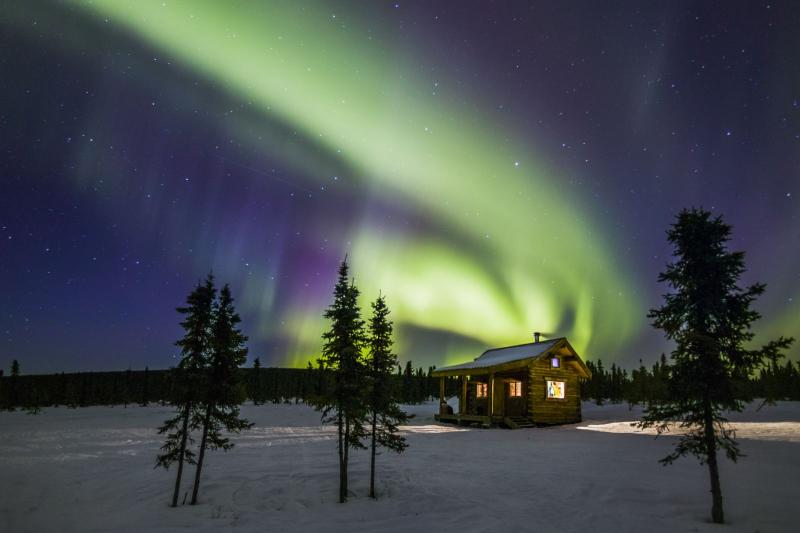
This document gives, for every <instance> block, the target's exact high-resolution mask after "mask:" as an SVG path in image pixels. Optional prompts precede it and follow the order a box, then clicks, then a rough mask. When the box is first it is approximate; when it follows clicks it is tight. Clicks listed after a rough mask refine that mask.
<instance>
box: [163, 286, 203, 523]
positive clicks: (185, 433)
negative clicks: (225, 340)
mask: <svg viewBox="0 0 800 533" xmlns="http://www.w3.org/2000/svg"><path fill="white" fill-rule="evenodd" d="M215 297H216V289H215V288H214V278H213V277H212V276H211V275H210V274H209V276H208V278H206V281H205V283H203V284H198V286H197V287H196V288H195V289H194V290H193V291H192V292H191V293H190V294H189V296H188V297H187V299H186V306H185V307H179V308H178V309H177V311H178V312H179V313H181V314H182V315H184V316H185V317H184V319H183V321H182V322H181V326H182V327H183V329H184V330H185V334H184V336H183V338H181V339H180V340H178V341H177V342H176V343H175V345H176V346H179V347H180V348H181V360H180V362H179V363H178V366H177V367H176V368H175V370H174V379H175V385H174V389H173V398H172V399H171V403H172V404H173V405H174V406H175V416H174V417H173V418H171V419H169V420H166V421H165V422H164V424H163V425H162V426H161V427H160V428H159V429H158V433H159V434H161V435H163V434H166V435H167V438H166V441H165V442H164V444H163V445H162V446H161V452H162V453H160V454H159V455H158V457H157V462H156V466H157V467H158V466H163V467H164V468H169V466H170V465H171V464H172V463H176V462H177V463H178V472H177V475H176V478H175V489H174V491H173V494H172V503H171V505H172V507H175V506H177V505H178V494H179V492H180V486H181V477H182V475H183V465H184V463H185V462H186V463H189V464H194V463H195V458H194V452H193V451H192V450H191V448H190V446H191V444H192V442H193V440H192V437H191V432H192V429H193V425H194V424H193V423H192V422H193V420H195V419H196V417H197V414H198V394H197V390H198V387H200V385H201V383H202V381H203V371H204V368H205V366H206V361H207V358H208V356H209V354H210V351H211V328H212V325H213V315H214V313H213V311H214V309H213V305H214V299H215Z"/></svg>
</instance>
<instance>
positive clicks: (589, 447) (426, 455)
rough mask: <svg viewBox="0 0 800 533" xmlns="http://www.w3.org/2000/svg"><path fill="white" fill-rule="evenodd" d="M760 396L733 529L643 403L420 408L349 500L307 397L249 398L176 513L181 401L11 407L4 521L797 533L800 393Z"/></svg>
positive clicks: (0, 517)
mask: <svg viewBox="0 0 800 533" xmlns="http://www.w3.org/2000/svg"><path fill="white" fill-rule="evenodd" d="M754 407H755V406H754ZM754 407H753V409H749V410H748V411H747V412H746V413H744V414H742V415H737V416H736V417H735V419H736V421H737V423H739V424H740V426H739V436H740V438H741V448H742V450H743V451H744V452H745V453H746V454H747V455H748V456H747V457H746V458H744V459H742V460H741V461H740V462H739V464H736V465H733V464H731V463H730V462H727V461H724V462H723V463H722V467H721V477H722V487H723V497H724V502H725V511H726V517H727V519H728V521H729V525H727V526H723V527H722V528H720V527H719V526H714V525H713V524H710V523H708V518H707V517H708V515H709V510H710V495H709V493H708V478H707V471H706V469H705V467H701V466H700V465H698V463H697V462H696V461H695V460H694V459H682V460H680V461H678V462H677V463H676V464H674V465H673V466H669V467H663V466H661V465H659V464H658V463H657V460H658V459H659V458H661V457H663V456H664V455H666V454H667V453H668V452H669V450H670V448H671V442H672V441H673V440H674V439H673V438H670V437H669V436H662V437H660V438H658V439H654V438H653V437H652V436H651V435H646V434H641V433H639V434H637V431H636V430H635V429H634V428H631V426H630V424H628V421H632V420H635V419H636V418H637V417H638V416H639V414H640V413H639V411H638V410H636V409H634V410H633V411H629V410H628V408H627V406H624V405H606V406H602V407H598V406H595V405H592V404H585V405H584V422H583V423H581V424H575V425H570V426H561V427H554V428H536V429H524V430H516V431H508V430H501V429H493V430H484V429H477V428H459V427H455V426H450V425H442V424H437V423H436V422H434V420H433V416H432V414H433V412H434V411H435V410H436V408H437V405H436V404H435V403H432V404H428V405H422V406H411V407H408V410H409V411H410V412H413V413H416V414H417V416H416V417H415V418H414V419H413V420H412V422H413V423H412V424H411V425H409V426H408V427H406V428H404V432H405V433H406V436H407V438H408V441H409V443H410V447H409V449H408V450H407V451H406V452H405V453H404V454H402V455H396V454H394V453H383V454H381V455H380V456H379V457H378V473H377V479H378V492H379V498H378V500H377V501H373V500H370V499H369V498H368V497H367V489H368V472H369V470H368V466H369V463H368V454H367V453H366V452H356V453H354V454H353V456H352V465H351V473H350V480H351V491H352V496H351V499H350V501H349V502H348V503H346V504H344V505H340V504H338V503H337V502H336V498H337V484H338V473H337V455H336V440H335V438H334V437H335V432H334V429H333V428H330V427H321V426H320V424H319V414H318V413H316V412H315V411H313V410H312V409H310V408H308V407H306V406H304V405H302V404H301V405H265V406H257V407H256V406H252V405H248V406H245V407H244V409H243V412H244V414H245V415H246V416H247V417H248V418H250V419H251V420H252V421H254V422H255V423H256V426H255V427H254V428H253V430H251V431H249V432H247V433H245V434H243V435H242V436H241V437H238V438H237V439H236V447H235V448H234V449H233V450H231V451H230V452H228V453H227V454H225V453H223V452H213V453H211V454H210V455H209V456H208V460H207V466H206V468H205V469H204V472H203V483H202V486H201V492H200V504H199V505H197V506H194V507H192V506H189V505H186V506H182V507H179V508H177V509H172V508H169V507H168V506H167V504H168V502H169V499H170V496H171V491H172V484H173V482H174V475H175V471H174V469H171V470H169V471H165V470H163V469H154V468H153V465H154V464H155V456H156V453H157V452H158V448H159V446H160V444H161V441H160V438H159V436H158V435H157V434H156V431H155V428H156V427H157V426H158V425H159V424H160V422H161V421H162V420H164V419H165V418H167V417H168V416H169V415H170V413H171V411H170V409H169V408H166V407H146V408H142V407H129V408H127V409H124V408H122V407H114V408H104V407H92V408H84V409H77V410H71V409H65V408H58V409H47V410H46V411H45V412H44V413H43V414H41V415H39V416H30V415H26V414H24V413H19V412H16V413H0V531H2V532H8V533H22V532H47V531H59V532H71V531H75V532H78V531H80V532H101V531H102V532H143V531H209V532H210V531H236V532H247V531H259V532H261V531H270V532H274V531H302V532H315V531H381V532H384V531H414V532H417V533H422V532H428V531H434V532H445V531H453V532H456V531H457V532H459V533H464V532H471V531H481V532H483V531H489V532H494V531H498V532H499V531H517V532H528V531H647V532H648V533H652V532H657V531H670V532H673V531H728V532H730V531H759V532H769V531H798V528H800V525H798V519H800V511H799V510H798V502H800V459H799V458H800V405H799V404H797V403H788V402H787V403H781V404H778V405H777V406H775V407H764V408H763V409H762V410H761V411H758V412H756V411H755V408H754ZM193 474H194V469H193V468H191V467H190V468H188V469H187V471H186V474H185V477H184V479H185V484H184V487H183V491H187V490H189V489H190V481H191V479H192V477H193ZM183 491H182V494H183Z"/></svg>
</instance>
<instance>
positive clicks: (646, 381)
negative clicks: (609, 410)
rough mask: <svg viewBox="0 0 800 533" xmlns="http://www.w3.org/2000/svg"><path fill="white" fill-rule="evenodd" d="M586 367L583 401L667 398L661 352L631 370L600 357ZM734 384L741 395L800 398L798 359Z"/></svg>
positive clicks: (665, 363) (665, 367)
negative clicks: (648, 363) (589, 374)
mask: <svg viewBox="0 0 800 533" xmlns="http://www.w3.org/2000/svg"><path fill="white" fill-rule="evenodd" d="M586 366H587V367H589V370H591V371H592V379H590V380H587V381H586V382H584V383H583V384H582V385H581V399H583V400H587V401H589V400H591V401H594V402H596V403H597V404H602V403H604V402H611V403H622V402H625V403H628V404H631V405H646V404H648V403H652V402H661V401H667V400H669V386H668V379H669V369H668V361H667V358H666V356H664V355H662V356H661V358H660V359H659V360H658V361H656V362H655V363H653V365H652V366H651V367H650V368H647V367H646V366H644V364H642V362H641V361H640V362H639V367H638V368H636V369H633V370H631V371H630V372H629V371H628V370H626V369H623V368H622V367H619V366H617V365H616V364H614V363H612V364H611V366H610V367H606V366H604V365H603V361H602V360H599V359H598V360H597V362H594V361H586ZM736 387H737V388H738V396H741V397H749V398H771V399H777V400H790V401H800V362H792V361H785V362H783V363H782V364H781V363H779V362H777V361H772V362H771V363H770V364H769V366H767V367H765V368H762V369H761V370H760V371H759V372H758V373H757V374H756V375H754V376H750V377H749V378H742V379H739V380H738V381H737V382H736Z"/></svg>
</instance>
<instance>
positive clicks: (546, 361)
mask: <svg viewBox="0 0 800 533" xmlns="http://www.w3.org/2000/svg"><path fill="white" fill-rule="evenodd" d="M529 368H530V382H529V385H530V388H529V397H528V401H529V411H528V412H529V418H530V419H531V420H533V421H534V422H536V423H537V424H570V423H573V422H580V421H581V398H580V389H579V387H578V375H577V374H576V373H575V370H573V369H572V365H567V364H565V361H563V360H562V362H561V366H560V367H559V368H551V367H550V358H549V357H545V358H542V359H539V360H538V361H535V362H534V363H532V364H531V366H530V367H529ZM548 380H550V381H563V382H564V387H565V390H564V399H563V400H561V399H556V398H548V397H547V381H548Z"/></svg>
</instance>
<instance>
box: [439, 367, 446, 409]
mask: <svg viewBox="0 0 800 533" xmlns="http://www.w3.org/2000/svg"><path fill="white" fill-rule="evenodd" d="M443 403H444V376H442V377H440V378H439V406H440V409H441V405H442V404H443ZM440 414H445V413H440Z"/></svg>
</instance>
